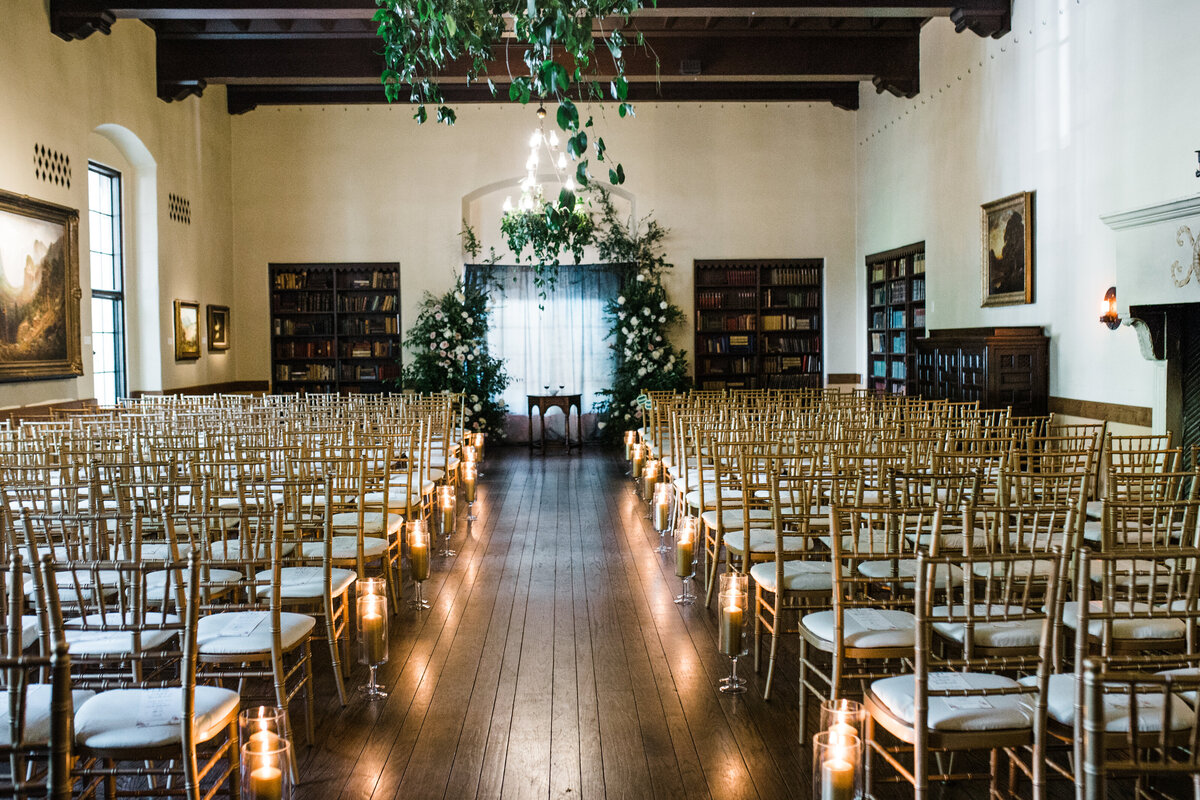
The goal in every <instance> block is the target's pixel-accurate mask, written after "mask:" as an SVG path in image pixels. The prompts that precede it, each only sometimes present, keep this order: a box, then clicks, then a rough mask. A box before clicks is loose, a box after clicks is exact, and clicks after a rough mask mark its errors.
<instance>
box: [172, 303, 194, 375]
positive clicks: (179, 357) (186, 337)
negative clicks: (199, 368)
mask: <svg viewBox="0 0 1200 800" xmlns="http://www.w3.org/2000/svg"><path fill="white" fill-rule="evenodd" d="M199 357H200V304H199V303H193V302H189V301H187V300H176V301H175V360H176V361H191V360H192V359H196V358H199Z"/></svg>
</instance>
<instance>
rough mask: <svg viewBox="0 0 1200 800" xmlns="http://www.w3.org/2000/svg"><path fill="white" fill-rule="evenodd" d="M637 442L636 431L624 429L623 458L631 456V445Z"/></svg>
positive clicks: (626, 458) (628, 458) (630, 457)
mask: <svg viewBox="0 0 1200 800" xmlns="http://www.w3.org/2000/svg"><path fill="white" fill-rule="evenodd" d="M635 444H637V431H625V460H626V461H629V460H631V459H632V458H633V446H634V445H635Z"/></svg>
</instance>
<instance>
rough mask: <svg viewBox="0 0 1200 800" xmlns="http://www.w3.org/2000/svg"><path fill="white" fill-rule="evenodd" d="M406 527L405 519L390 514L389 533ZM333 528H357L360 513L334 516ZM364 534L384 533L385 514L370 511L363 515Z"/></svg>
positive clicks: (351, 512)
mask: <svg viewBox="0 0 1200 800" xmlns="http://www.w3.org/2000/svg"><path fill="white" fill-rule="evenodd" d="M403 526H404V517H402V516H401V515H399V514H388V530H387V532H388V533H395V532H396V531H398V530H400V528H402V527H403ZM333 527H335V528H357V527H358V512H357V511H343V512H341V513H338V514H334V515H333ZM363 533H365V534H367V535H368V536H369V535H371V534H375V535H379V534H381V533H383V512H382V511H368V512H366V513H365V514H363Z"/></svg>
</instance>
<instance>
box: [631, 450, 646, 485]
mask: <svg viewBox="0 0 1200 800" xmlns="http://www.w3.org/2000/svg"><path fill="white" fill-rule="evenodd" d="M645 465H646V446H645V445H644V444H642V443H641V442H639V443H637V444H635V445H634V446H633V461H632V462H631V466H630V468H629V471H630V474H631V475H633V477H634V479H635V480H636V479H637V478H640V477H642V467H644V466H645Z"/></svg>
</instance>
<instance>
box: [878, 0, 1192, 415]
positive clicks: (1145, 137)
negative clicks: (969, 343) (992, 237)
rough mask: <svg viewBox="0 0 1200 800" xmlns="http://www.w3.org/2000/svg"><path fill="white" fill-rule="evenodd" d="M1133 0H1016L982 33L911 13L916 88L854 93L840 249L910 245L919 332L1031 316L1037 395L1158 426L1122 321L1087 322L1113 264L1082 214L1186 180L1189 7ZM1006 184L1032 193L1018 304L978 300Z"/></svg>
mask: <svg viewBox="0 0 1200 800" xmlns="http://www.w3.org/2000/svg"><path fill="white" fill-rule="evenodd" d="M1133 5H1135V4H1132V3H1129V2H1127V0H1036V1H1035V0H1016V2H1015V3H1014V24H1013V31H1012V33H1011V34H1009V35H1008V36H1005V37H1004V38H1002V39H1000V40H990V39H986V40H985V39H979V38H977V37H975V36H971V35H964V34H956V33H954V30H953V26H952V25H951V24H950V22H949V21H948V20H945V19H935V20H933V21H932V22H930V23H929V24H928V25H926V26H925V28H924V31H923V33H922V39H921V53H922V63H921V93H920V95H919V96H918V97H917V98H915V99H912V100H903V99H897V98H893V97H891V96H876V95H875V94H874V93H873V92H871V91H870V89H869V87H864V89H863V92H862V108H861V109H860V111H859V112H858V115H857V118H856V122H857V130H856V136H855V138H856V142H855V150H856V158H857V161H858V232H857V240H858V258H857V260H858V263H862V259H863V257H864V256H865V255H866V254H868V253H872V252H876V251H880V250H885V249H889V248H892V247H897V246H900V245H904V244H908V243H910V242H914V241H919V240H921V239H924V240H925V242H926V247H927V262H926V264H927V269H928V325H929V327H931V328H948V327H966V326H977V325H1043V326H1045V327H1046V329H1047V331H1048V333H1049V335H1050V336H1051V354H1050V359H1051V361H1050V392H1051V394H1052V395H1055V396H1059V397H1068V398H1075V399H1083V400H1097V401H1105V402H1111V403H1122V404H1129V405H1136V406H1149V407H1152V408H1153V409H1154V411H1155V415H1154V416H1155V427H1156V428H1161V426H1162V411H1163V397H1164V395H1165V389H1164V378H1165V376H1164V371H1163V369H1162V368H1161V366H1159V365H1155V364H1152V363H1150V362H1148V361H1145V360H1143V359H1142V357H1141V356H1140V355H1139V353H1138V348H1137V344H1136V341H1135V335H1134V333H1133V331H1131V330H1129V329H1127V328H1123V329H1121V330H1119V331H1116V332H1110V331H1109V330H1108V329H1107V328H1104V327H1103V326H1101V325H1100V324H1099V322H1098V317H1099V313H1100V300H1101V298H1102V297H1103V295H1104V291H1105V289H1106V288H1107V287H1108V286H1110V285H1112V284H1113V283H1114V282H1115V276H1116V252H1115V249H1116V248H1115V244H1114V236H1115V234H1114V233H1113V232H1112V231H1110V230H1109V229H1108V228H1107V227H1105V226H1104V225H1103V224H1102V223H1101V222H1100V219H1099V217H1100V215H1101V214H1106V213H1110V212H1112V211H1117V210H1125V209H1128V208H1133V207H1138V206H1142V205H1147V204H1150V203H1154V202H1159V201H1163V200H1167V199H1173V198H1176V197H1180V196H1184V195H1191V194H1195V193H1196V192H1197V190H1198V189H1200V181H1197V179H1196V178H1195V170H1196V166H1197V165H1196V155H1195V153H1194V151H1195V150H1196V149H1197V148H1198V147H1200V140H1197V138H1196V130H1197V127H1198V123H1200V107H1198V106H1197V104H1196V103H1195V102H1194V101H1193V100H1192V97H1193V95H1194V84H1195V76H1196V75H1197V74H1200V49H1197V48H1196V47H1195V46H1194V42H1193V41H1192V39H1193V38H1194V36H1193V35H1194V31H1195V30H1196V29H1197V27H1198V26H1200V4H1197V3H1195V2H1194V0H1153V2H1139V3H1137V4H1136V6H1137V8H1136V9H1134V8H1132V6H1133ZM1022 190H1035V191H1036V192H1037V196H1036V212H1035V214H1036V220H1037V227H1036V229H1035V239H1036V242H1035V250H1036V285H1035V302H1034V303H1033V304H1032V305H1021V306H1009V307H1003V308H987V309H984V308H980V306H979V300H980V263H981V252H982V246H981V242H980V232H979V231H980V205H981V204H983V203H985V202H988V201H991V200H994V199H997V198H1000V197H1003V196H1006V195H1009V194H1012V193H1015V192H1018V191H1022ZM857 279H858V288H857V291H856V295H855V299H856V308H857V316H858V324H857V326H856V329H855V330H856V334H857V336H858V342H857V344H856V348H857V354H858V355H857V362H856V363H857V364H858V365H859V367H858V368H859V370H860V371H861V370H863V369H865V362H866V355H865V352H866V342H865V341H864V336H865V327H866V324H865V322H866V307H865V297H866V287H865V285H864V282H865V274H864V273H862V272H861V271H860V273H859V274H858V276H857ZM1117 290H1118V293H1120V291H1121V287H1120V286H1119V285H1118V286H1117Z"/></svg>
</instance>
